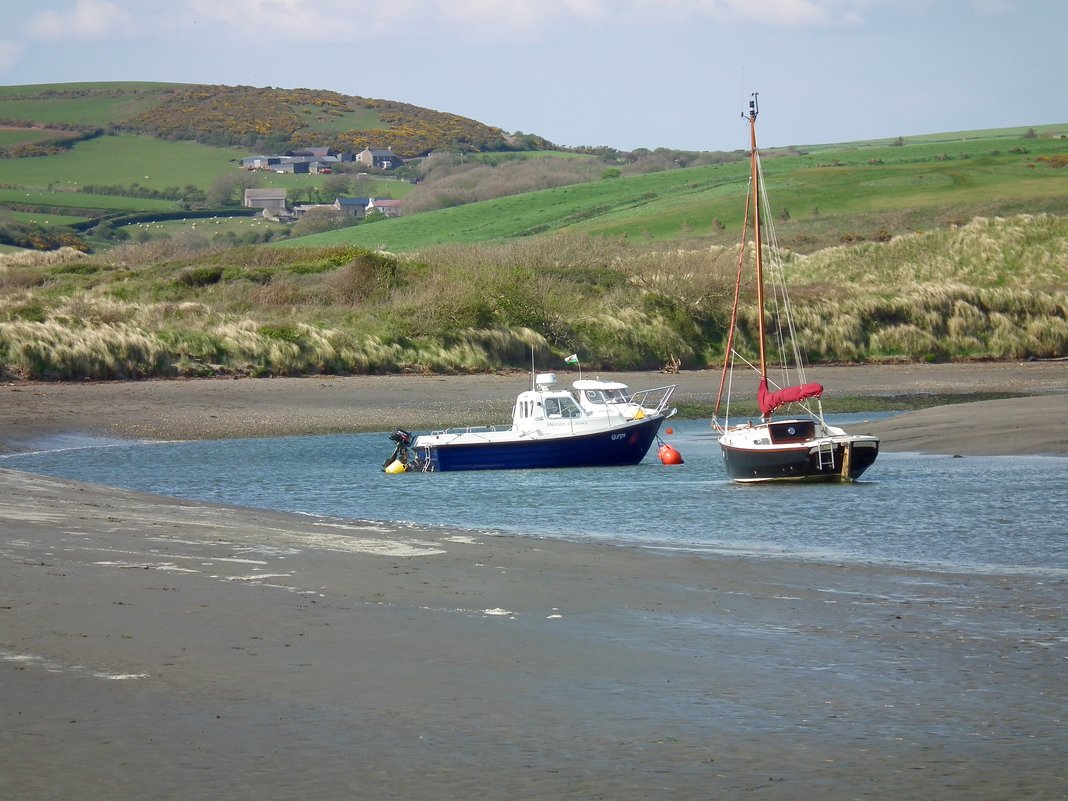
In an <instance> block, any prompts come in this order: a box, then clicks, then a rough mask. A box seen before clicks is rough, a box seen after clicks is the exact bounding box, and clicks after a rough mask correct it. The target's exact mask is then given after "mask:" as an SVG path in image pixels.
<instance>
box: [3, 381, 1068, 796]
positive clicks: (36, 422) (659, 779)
mask: <svg viewBox="0 0 1068 801" xmlns="http://www.w3.org/2000/svg"><path fill="white" fill-rule="evenodd" d="M624 378H625V380H627V381H628V383H629V384H630V385H631V386H632V387H634V388H639V387H643V386H658V385H662V384H665V383H675V382H676V381H677V382H678V383H679V384H680V389H679V395H680V398H687V397H693V398H696V399H700V400H707V399H709V398H711V396H712V394H713V393H714V389H715V382H716V380H717V377H715V376H712V375H710V374H703V373H702V374H697V373H693V374H686V373H683V374H681V375H679V376H663V375H658V374H646V375H633V374H630V375H627V376H624ZM524 380H525V379H524V377H523V376H467V377H425V376H388V377H352V378H321V379H320V378H316V379H270V380H252V379H243V380H240V381H234V380H211V381H173V382H170V381H159V382H155V381H153V382H132V383H115V384H55V385H53V384H38V383H35V384H25V383H23V384H8V385H0V395H2V397H3V398H4V404H3V405H2V407H0V443H2V444H0V452H15V451H18V450H22V449H24V448H26V447H31V446H32V445H33V443H34V442H40V441H41V440H42V438H47V437H55V436H62V435H67V434H75V433H79V434H80V433H93V434H101V435H109V436H126V437H140V438H168V439H171V438H191V437H198V438H205V437H207V438H210V437H234V436H263V435H268V434H275V433H325V432H333V431H375V430H383V431H384V430H390V429H392V428H393V427H395V426H406V427H410V428H413V429H419V428H424V427H427V425H434V424H438V423H437V422H436V421H438V420H440V419H441V418H442V417H445V418H450V419H451V420H452V419H454V420H456V421H460V420H462V419H466V418H467V417H469V416H472V415H474V416H477V417H482V416H484V415H487V414H490V415H492V414H494V413H497V412H499V410H500V409H501V403H502V398H503V404H504V407H503V408H504V414H505V415H506V414H507V408H508V406H509V405H510V403H511V397H512V396H514V394H515V392H516V391H517V388H516V386H517V383H522V382H523V381H524ZM817 380H820V381H822V382H824V383H825V384H826V385H827V386H828V388H829V391H832V392H835V393H838V394H841V395H843V396H845V395H851V396H870V397H878V396H880V395H883V396H890V395H910V394H914V395H919V394H925V393H926V394H955V395H968V394H971V393H975V392H998V391H1004V392H1010V391H1011V392H1019V393H1023V394H1025V395H1026V397H1022V398H1019V399H1010V400H996V401H981V402H977V403H971V404H964V405H954V406H949V407H938V408H932V409H927V410H923V411H918V412H914V413H909V414H906V415H903V416H900V417H896V418H894V421H896V423H895V425H893V426H889V425H888V422H892V421H886V422H882V423H873V424H870V425H869V426H868V428H869V429H872V430H874V429H875V428H876V427H881V429H880V431H879V433H880V435H881V436H883V437H884V442H885V444H886V447H887V448H889V449H894V448H896V449H898V450H924V451H929V452H936V453H958V452H961V453H973V452H974V453H980V452H982V453H1050V454H1060V455H1065V454H1066V453H1068V429H1066V418H1068V395H1066V394H1065V393H1068V365H1066V364H1065V363H1063V362H1048V363H1027V364H1011V365H1010V364H1005V365H923V366H902V367H870V368H869V367H855V368H854V367H841V368H821V370H820V371H819V376H818V377H817ZM832 387H833V389H830V388H832ZM1001 441H1008V442H1009V443H1010V444H1009V445H1007V446H1004V447H1006V448H1007V450H999V449H1000V448H1002V447H1003V446H1002V445H1001V444H1000V442H1001ZM969 448H972V449H974V450H969ZM2 466H3V463H2V460H0V719H2V722H3V725H2V727H0V799H5V800H6V799H12V800H13V801H14V799H19V800H20V801H22V800H25V801H44V800H45V799H68V798H79V799H81V798H86V799H99V800H111V799H115V800H117V799H142V798H145V799H195V798H227V799H239V800H240V799H250V800H251V799H290V798H297V797H301V798H303V797H309V798H315V799H318V800H320V801H325V800H327V799H398V800H399V799H428V800H429V799H621V800H623V801H629V799H665V800H667V799H672V800H675V799H747V798H753V799H757V798H759V799H776V800H778V799H782V801H786V800H787V799H790V800H791V801H796V800H797V799H821V801H838V799H843V800H844V799H855V798H880V799H881V798H892V799H895V801H898V800H901V799H917V800H919V799H934V798H937V799H961V801H963V800H964V799H969V800H972V799H979V800H980V801H986V800H989V801H994V799H998V800H1003V799H1010V798H1012V799H1018V798H1033V799H1059V798H1064V797H1066V796H1068V770H1066V767H1065V766H1066V765H1068V744H1066V743H1068V741H1066V739H1065V737H1064V726H1065V711H1066V709H1068V680H1066V678H1065V676H1066V675H1068V674H1066V668H1068V620H1066V608H1065V606H1066V605H1065V600H1066V598H1068V577H1064V576H1059V575H1057V574H1055V573H1053V574H1048V575H1046V574H1040V575H983V574H977V573H969V574H957V573H950V572H935V571H931V570H911V569H905V568H894V567H887V566H877V565H844V564H824V563H808V562H793V561H789V560H779V559H752V558H750V559H744V558H732V557H725V556H715V557H709V556H702V557H697V556H693V555H681V554H677V553H675V554H673V553H664V552H657V551H650V550H642V549H634V548H624V547H612V546H607V545H595V544H575V543H567V542H561V541H550V540H541V539H537V538H532V537H510V536H489V535H476V534H472V533H471V532H460V531H443V530H438V529H433V530H429V529H428V530H423V529H419V528H389V527H383V526H372V525H368V524H361V523H358V522H345V521H338V520H325V519H318V518H314V517H310V516H303V515H289V514H281V513H273V512H266V511H259V510H250V509H237V508H230V507H221V506H212V505H208V504H200V503H191V502H188V501H183V500H178V499H168V498H160V497H154V496H147V495H141V494H137V493H132V492H127V491H124V490H118V489H113V488H107V487H100V486H94V485H87V484H82V483H79V482H74V481H65V480H58V479H53V478H45V477H40V476H34V475H30V474H25V473H19V472H14V471H10V470H4V469H2ZM1051 489H1053V490H1054V491H1058V490H1057V489H1056V488H1051ZM1062 489H1063V488H1062Z"/></svg>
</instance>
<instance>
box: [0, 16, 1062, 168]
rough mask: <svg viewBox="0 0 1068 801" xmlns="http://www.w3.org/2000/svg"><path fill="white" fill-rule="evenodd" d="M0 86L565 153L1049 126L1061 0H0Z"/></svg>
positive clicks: (1057, 105) (1056, 87) (1058, 84)
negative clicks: (398, 111)
mask: <svg viewBox="0 0 1068 801" xmlns="http://www.w3.org/2000/svg"><path fill="white" fill-rule="evenodd" d="M0 19H2V20H3V25H2V26H0V85H5V86H11V85H20V84H37V83H68V82H73V81H173V82H179V83H206V84H226V85H231V86H233V85H244V86H274V87H283V88H309V89H329V90H333V91H336V92H340V93H342V94H346V95H358V96H361V97H373V98H384V99H389V100H398V101H402V102H405V103H412V104H414V105H417V106H425V107H427V108H432V109H436V110H438V111H446V112H450V113H453V114H459V115H462V116H465V117H470V118H472V119H475V120H478V121H479V122H482V123H485V124H487V125H493V126H496V127H499V128H502V129H504V130H505V131H507V132H516V131H522V132H524V133H533V134H537V135H539V136H543V137H545V138H546V139H548V140H550V141H552V142H554V143H556V144H558V145H566V146H572V147H578V146H584V145H590V146H599V145H607V146H610V147H615V148H618V149H620V150H633V149H636V148H649V149H655V148H658V147H666V148H675V149H680V150H736V149H744V148H745V147H746V146H747V138H746V137H747V134H746V130H745V125H744V123H743V121H742V119H741V113H742V111H743V110H744V109H745V108H746V105H747V103H748V99H749V96H750V95H751V93H753V92H759V94H760V111H761V113H760V118H759V119H760V121H759V128H760V144H761V146H762V147H784V146H788V145H805V144H826V143H834V142H848V141H854V140H861V139H879V138H892V137H897V136H905V137H908V136H910V135H919V134H924V133H942V132H951V131H964V130H973V129H984V128H1002V127H1014V126H1022V127H1023V126H1031V125H1041V124H1047V123H1062V122H1065V123H1068V38H1066V36H1068V34H1066V32H1068V2H1064V0H382V2H377V3H376V2H371V1H370V0H34V1H33V2H27V1H26V0H0Z"/></svg>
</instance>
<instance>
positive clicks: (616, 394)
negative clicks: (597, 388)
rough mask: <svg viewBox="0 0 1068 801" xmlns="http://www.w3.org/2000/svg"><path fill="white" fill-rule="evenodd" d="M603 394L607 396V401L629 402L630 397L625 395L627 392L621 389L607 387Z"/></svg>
mask: <svg viewBox="0 0 1068 801" xmlns="http://www.w3.org/2000/svg"><path fill="white" fill-rule="evenodd" d="M604 394H605V395H607V396H608V401H609V403H629V402H630V398H628V397H627V393H626V392H624V391H623V390H621V389H608V390H605V393H604Z"/></svg>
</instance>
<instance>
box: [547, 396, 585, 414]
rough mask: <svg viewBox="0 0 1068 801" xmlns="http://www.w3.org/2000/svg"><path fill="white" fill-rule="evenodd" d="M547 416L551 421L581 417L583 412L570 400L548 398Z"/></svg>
mask: <svg viewBox="0 0 1068 801" xmlns="http://www.w3.org/2000/svg"><path fill="white" fill-rule="evenodd" d="M545 415H546V417H549V418H550V419H554V418H563V417H581V416H582V410H581V409H580V408H579V407H578V404H576V403H575V401H574V400H573V399H572V398H570V397H567V398H546V399H545Z"/></svg>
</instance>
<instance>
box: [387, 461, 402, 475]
mask: <svg viewBox="0 0 1068 801" xmlns="http://www.w3.org/2000/svg"><path fill="white" fill-rule="evenodd" d="M405 469H406V468H405V467H404V463H403V462H402V461H401V460H400V459H394V460H393V461H392V462H390V463H389V466H388V467H387V468H386V472H387V473H389V474H390V475H393V474H394V473H403V472H404V471H405Z"/></svg>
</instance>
